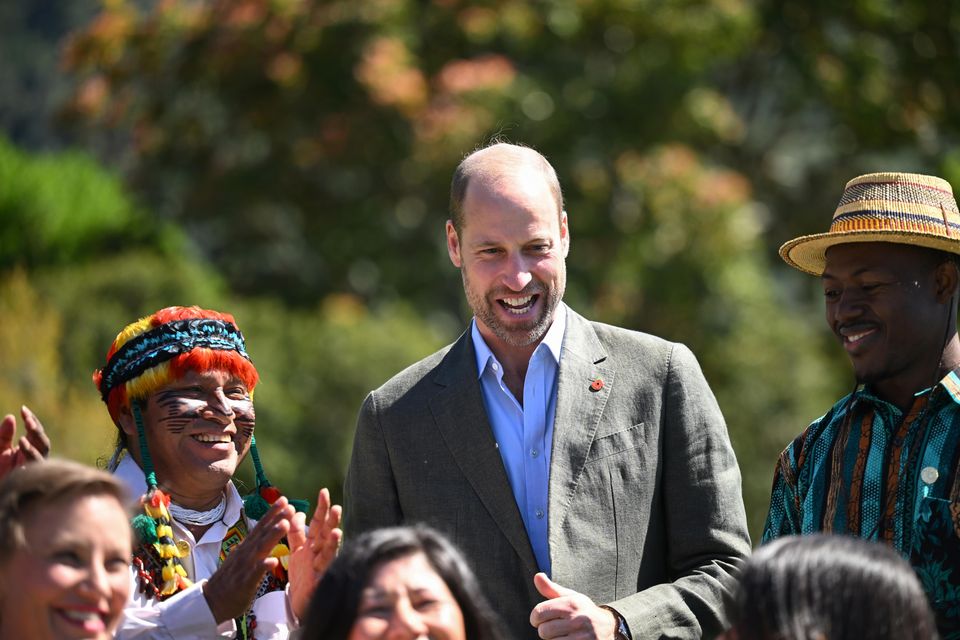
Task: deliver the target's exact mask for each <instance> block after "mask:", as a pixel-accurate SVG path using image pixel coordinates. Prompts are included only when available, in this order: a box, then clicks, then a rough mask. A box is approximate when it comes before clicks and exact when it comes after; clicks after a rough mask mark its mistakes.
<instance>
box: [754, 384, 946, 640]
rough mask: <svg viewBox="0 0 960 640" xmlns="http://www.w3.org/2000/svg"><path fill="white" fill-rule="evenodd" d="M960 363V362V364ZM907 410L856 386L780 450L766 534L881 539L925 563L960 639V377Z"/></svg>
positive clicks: (941, 620) (940, 619) (930, 590)
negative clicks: (835, 534) (830, 535)
mask: <svg viewBox="0 0 960 640" xmlns="http://www.w3.org/2000/svg"><path fill="white" fill-rule="evenodd" d="M958 371H960V370H958ZM958 371H954V372H952V373H950V374H948V375H947V376H946V377H944V378H943V380H941V381H940V382H939V383H938V384H937V385H936V386H934V387H932V389H925V390H924V391H921V392H920V393H918V394H917V395H916V397H915V398H914V403H913V405H912V406H911V408H910V410H909V411H908V412H907V413H906V415H904V413H903V412H902V411H900V409H898V408H897V407H896V406H894V405H892V404H890V403H888V402H885V401H884V400H881V399H880V398H878V397H876V396H874V395H872V394H871V393H870V389H869V388H864V389H861V390H859V391H856V392H855V393H854V394H852V395H851V396H846V397H844V398H843V399H841V400H840V401H839V402H837V404H835V405H834V406H833V407H832V408H831V409H830V411H828V412H827V413H826V415H824V416H823V417H822V418H820V419H819V420H816V421H815V422H814V423H813V424H811V425H810V426H809V427H808V428H807V430H806V431H804V432H803V433H802V434H800V436H798V437H797V438H796V440H794V441H793V442H792V443H791V444H790V445H789V446H788V447H787V448H786V449H785V450H784V451H783V453H782V454H781V455H780V460H779V461H778V463H777V468H776V472H775V473H774V480H773V493H772V496H771V499H770V513H769V515H768V516H767V522H766V525H765V527H764V531H763V538H762V542H768V541H770V540H773V539H775V538H778V537H780V536H785V535H791V534H803V533H814V532H821V531H822V532H827V533H838V534H848V535H855V536H859V537H862V538H867V539H870V540H879V541H883V542H886V543H887V544H889V545H891V546H893V548H895V549H896V550H897V551H899V552H900V554H901V555H903V557H904V558H907V559H908V560H909V561H910V564H911V565H913V568H914V569H915V570H916V572H917V574H918V576H919V577H920V581H921V582H922V583H923V587H924V589H925V591H926V592H927V596H928V597H929V599H930V602H931V604H932V606H933V608H934V612H935V613H936V615H937V626H938V628H939V630H940V633H941V636H942V637H943V638H944V640H947V639H960V473H958V462H960V376H958V375H957V374H958Z"/></svg>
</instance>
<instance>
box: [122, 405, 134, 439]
mask: <svg viewBox="0 0 960 640" xmlns="http://www.w3.org/2000/svg"><path fill="white" fill-rule="evenodd" d="M117 422H118V423H119V424H120V428H121V429H122V430H123V432H124V433H125V434H127V435H128V436H134V435H136V433H137V423H136V422H135V421H134V419H133V412H132V411H130V407H129V406H123V407H120V413H119V414H118V415H117Z"/></svg>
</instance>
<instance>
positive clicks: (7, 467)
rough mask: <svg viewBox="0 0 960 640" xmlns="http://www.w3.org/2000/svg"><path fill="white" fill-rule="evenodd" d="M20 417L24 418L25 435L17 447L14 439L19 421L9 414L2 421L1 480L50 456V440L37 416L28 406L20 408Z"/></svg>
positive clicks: (0, 440)
mask: <svg viewBox="0 0 960 640" xmlns="http://www.w3.org/2000/svg"><path fill="white" fill-rule="evenodd" d="M20 415H21V416H23V425H24V428H25V434H24V435H22V436H20V440H19V441H18V442H17V444H16V445H14V443H13V439H14V437H15V436H16V433H17V419H16V418H14V417H13V416H12V415H9V414H8V415H5V416H4V417H3V419H2V420H0V478H2V477H4V476H6V475H7V474H8V473H10V472H11V471H12V470H13V469H16V468H17V467H22V466H23V465H25V464H27V463H28V462H36V461H38V460H43V459H44V458H46V457H47V456H48V455H49V454H50V439H49V438H47V434H46V433H45V432H44V431H43V425H42V424H40V421H39V420H37V416H35V415H33V412H32V411H30V409H28V408H27V407H26V406H23V407H20Z"/></svg>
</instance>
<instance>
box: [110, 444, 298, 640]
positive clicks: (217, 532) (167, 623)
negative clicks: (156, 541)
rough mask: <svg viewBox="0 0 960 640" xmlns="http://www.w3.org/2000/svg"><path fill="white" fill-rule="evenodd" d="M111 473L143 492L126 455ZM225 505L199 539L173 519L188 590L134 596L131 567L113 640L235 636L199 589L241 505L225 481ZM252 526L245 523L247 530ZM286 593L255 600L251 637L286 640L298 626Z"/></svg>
mask: <svg viewBox="0 0 960 640" xmlns="http://www.w3.org/2000/svg"><path fill="white" fill-rule="evenodd" d="M114 475H115V476H116V477H117V478H118V479H119V480H120V481H121V482H123V484H124V485H126V487H127V489H128V490H129V492H130V495H131V496H133V497H134V498H139V497H140V496H142V495H143V494H144V493H146V491H147V483H146V480H145V479H144V475H143V471H141V470H140V467H139V466H137V463H136V461H134V460H133V459H132V458H131V457H130V456H126V457H124V459H123V460H122V461H121V462H120V464H119V466H118V467H117V470H116V471H115V472H114ZM224 492H225V494H226V500H227V507H226V511H225V512H224V514H223V518H221V520H220V521H219V522H215V523H214V524H213V525H211V526H210V528H209V529H207V530H206V532H204V534H203V537H201V538H200V540H199V541H197V540H195V539H194V537H193V534H192V533H190V531H189V530H188V529H187V528H186V527H183V526H181V525H180V524H179V523H178V522H177V521H176V520H173V523H172V524H173V535H174V539H175V540H176V541H177V543H178V545H180V544H182V542H181V541H183V542H185V543H186V544H187V545H188V546H189V549H190V555H189V556H188V557H185V558H182V559H181V562H183V568H184V569H186V571H187V576H188V577H189V578H190V579H191V580H192V581H193V582H194V584H193V586H191V587H190V588H188V589H185V590H183V591H181V592H180V593H178V594H177V595H175V596H172V597H170V598H167V599H166V600H164V601H162V602H159V601H157V600H156V599H154V598H153V597H148V596H147V595H145V594H143V593H141V592H140V589H139V583H138V582H137V573H136V570H135V569H133V568H131V571H130V580H131V583H132V591H131V594H130V600H129V601H128V602H127V606H126V608H125V609H124V611H123V618H122V619H121V621H120V626H119V628H118V629H117V633H116V638H118V639H122V638H138V639H146V638H164V639H167V640H201V639H204V638H233V637H234V636H236V634H237V625H236V622H235V621H234V620H227V621H226V622H224V623H222V624H220V625H218V624H217V623H216V621H215V620H214V618H213V613H211V611H210V607H208V606H207V601H206V599H205V598H204V596H203V585H204V583H205V582H206V581H207V579H208V578H209V577H210V576H211V575H213V573H214V572H215V571H216V570H217V566H218V564H219V561H220V547H221V543H222V542H223V538H224V536H225V535H226V533H227V531H228V530H229V529H230V527H231V526H232V525H233V524H235V523H236V522H237V521H238V520H239V519H240V514H241V513H242V510H243V501H242V499H241V498H240V494H239V493H238V492H237V489H236V487H234V486H233V483H232V482H228V483H227V486H226V488H225V490H224ZM254 526H256V522H255V521H252V520H250V519H247V528H248V530H249V529H252V528H253V527H254ZM289 602H290V598H289V595H288V591H274V592H271V593H268V594H265V595H263V596H261V597H259V598H257V599H256V600H255V601H254V603H253V613H254V615H255V616H256V619H257V629H256V633H255V635H256V637H257V638H258V640H259V639H260V638H271V639H275V640H279V639H283V638H288V637H289V636H290V631H291V629H295V628H296V627H297V626H298V625H297V622H296V618H295V616H294V615H293V613H292V611H291V610H290V606H289Z"/></svg>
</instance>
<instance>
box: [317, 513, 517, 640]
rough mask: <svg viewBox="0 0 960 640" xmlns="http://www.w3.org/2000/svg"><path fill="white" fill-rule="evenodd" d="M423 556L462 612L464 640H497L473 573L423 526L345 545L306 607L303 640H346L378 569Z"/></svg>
mask: <svg viewBox="0 0 960 640" xmlns="http://www.w3.org/2000/svg"><path fill="white" fill-rule="evenodd" d="M416 554H423V556H424V557H426V559H427V562H428V563H429V564H430V566H431V567H433V569H434V571H436V572H437V575H439V576H440V577H441V578H442V579H443V581H444V582H445V583H446V585H447V587H448V588H449V589H450V592H451V593H452V594H453V597H454V599H455V600H456V601H457V604H458V605H459V607H460V610H461V611H462V612H463V622H464V627H465V629H466V637H467V640H500V639H501V638H503V637H504V636H502V635H501V633H500V631H499V621H498V620H497V618H496V615H495V614H494V613H493V611H492V609H491V608H490V605H489V604H488V603H487V599H486V598H485V597H484V595H483V593H482V592H481V590H480V585H479V584H478V583H477V579H476V578H475V577H474V575H473V572H472V571H471V570H470V568H469V567H468V566H467V563H466V561H464V559H463V557H462V556H461V555H460V553H459V552H458V551H457V550H456V549H455V548H454V546H453V545H452V544H450V543H449V542H448V541H447V540H446V538H444V537H443V536H441V535H440V534H439V533H437V532H436V531H434V530H433V529H430V528H429V527H425V526H422V525H421V526H415V527H391V528H387V529H376V530H374V531H369V532H367V533H364V534H362V535H361V536H359V537H357V538H355V539H353V540H348V541H347V543H346V544H344V546H343V549H342V550H341V552H340V555H339V556H337V559H336V560H334V561H333V563H332V564H331V565H330V567H329V568H328V569H327V571H326V573H325V574H324V575H323V578H322V579H321V580H320V584H319V585H317V589H316V591H315V592H314V594H313V598H312V600H311V601H310V608H309V610H308V611H307V616H306V621H305V624H304V627H303V635H302V636H301V637H302V638H303V639H304V640H321V639H322V640H346V638H347V637H348V635H349V634H350V630H351V628H352V627H353V624H354V622H355V621H356V619H357V611H358V608H359V604H360V596H361V593H362V592H363V589H364V587H366V586H367V583H368V582H369V580H370V577H371V575H372V574H373V572H374V571H375V570H376V569H377V568H379V567H380V566H382V565H383V564H385V563H387V562H390V561H392V560H396V559H398V558H404V557H407V556H412V555H416Z"/></svg>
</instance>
